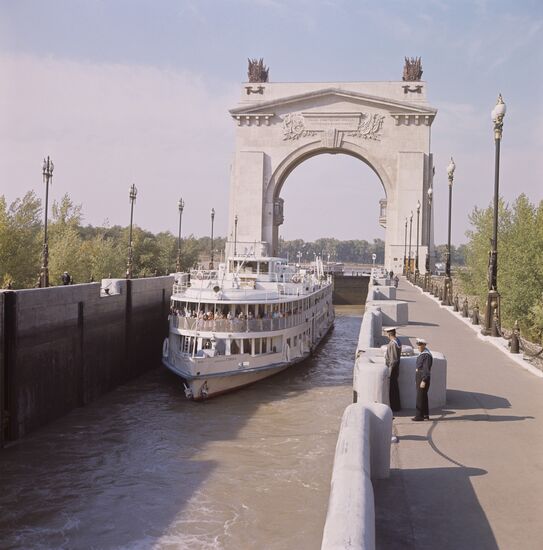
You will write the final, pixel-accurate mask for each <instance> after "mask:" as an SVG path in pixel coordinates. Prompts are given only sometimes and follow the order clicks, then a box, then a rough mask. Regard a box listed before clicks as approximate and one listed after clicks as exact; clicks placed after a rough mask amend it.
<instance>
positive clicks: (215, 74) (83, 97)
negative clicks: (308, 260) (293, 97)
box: [0, 0, 543, 244]
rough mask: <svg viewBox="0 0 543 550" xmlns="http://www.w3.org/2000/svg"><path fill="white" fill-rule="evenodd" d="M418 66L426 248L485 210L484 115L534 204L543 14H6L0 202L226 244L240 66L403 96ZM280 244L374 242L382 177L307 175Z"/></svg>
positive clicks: (1, 39) (39, 3)
mask: <svg viewBox="0 0 543 550" xmlns="http://www.w3.org/2000/svg"><path fill="white" fill-rule="evenodd" d="M405 56H420V57H421V58H422V65H423V70H424V75H423V79H424V80H425V81H426V82H427V87H428V100H429V103H430V104H431V105H432V106H433V107H435V108H436V109H437V110H438V114H437V117H436V119H435V122H434V124H433V126H432V145H431V148H432V152H433V153H434V163H435V166H436V176H435V180H434V196H435V223H436V225H435V235H436V242H437V243H442V242H445V241H446V231H447V227H446V222H447V199H448V192H447V175H446V166H447V164H448V161H449V158H450V156H451V155H452V156H453V157H454V160H455V163H456V172H455V183H454V188H453V221H452V242H453V244H455V243H456V244H459V243H461V242H465V240H466V237H465V231H466V230H467V229H468V228H469V221H468V214H469V212H471V211H472V209H473V207H474V206H476V205H477V206H479V207H486V206H488V205H489V204H490V202H491V200H492V196H493V186H494V139H493V131H492V122H491V118H490V112H491V110H492V108H493V107H494V105H495V103H496V98H497V95H498V93H500V92H501V93H502V94H503V97H504V99H505V101H506V104H507V115H506V118H505V122H504V133H503V140H502V149H501V151H502V154H501V178H500V193H501V194H502V196H503V197H504V198H505V199H506V201H508V202H511V201H513V200H514V199H515V198H516V197H517V196H518V195H519V194H520V193H522V192H523V193H526V194H527V195H528V197H529V198H530V199H531V200H532V202H539V201H540V200H542V199H543V76H542V72H543V2H541V1H540V0H511V1H509V0H495V1H491V0H465V1H464V0H454V1H453V0H410V1H409V2H407V1H405V0H371V1H370V0H214V1H212V0H200V1H197V0H17V1H15V0H0V70H1V74H2V84H1V86H0V174H1V176H0V195H5V196H6V198H7V199H8V201H12V200H14V199H15V198H17V197H20V196H22V195H23V194H24V193H26V192H27V191H29V190H34V191H35V192H36V193H38V195H39V196H42V197H43V195H44V191H45V189H44V185H43V183H42V178H41V164H42V162H43V160H42V159H43V157H44V156H47V155H50V156H51V158H52V159H53V161H54V163H55V171H54V177H53V185H52V187H51V190H50V193H51V197H52V199H56V200H58V199H59V198H60V197H62V195H63V194H64V193H69V194H70V196H71V197H72V199H73V200H74V202H75V203H77V204H82V206H83V213H84V218H85V219H84V221H85V223H90V224H93V225H97V224H103V223H109V224H110V225H114V224H121V225H126V224H127V223H128V220H129V201H128V190H129V187H130V185H131V184H132V183H135V184H136V186H137V188H138V198H137V203H136V207H135V214H134V217H135V222H136V224H137V225H139V226H141V227H144V228H145V229H149V230H151V231H154V232H158V231H165V230H170V231H172V232H173V233H174V234H176V233H177V223H178V212H177V201H178V199H179V198H180V197H183V199H184V201H185V205H186V206H185V209H184V212H183V234H191V233H192V234H195V235H197V236H201V235H205V234H209V230H210V215H209V213H210V210H211V208H212V207H213V208H215V210H216V217H215V234H216V235H225V234H226V229H227V210H228V193H229V189H228V187H229V166H230V162H231V157H232V153H233V149H234V130H235V125H234V121H233V120H232V119H231V117H230V115H229V113H228V110H229V109H230V108H233V107H235V106H236V104H237V100H238V97H239V94H240V90H241V83H242V82H243V81H245V80H246V71H247V58H248V57H263V58H264V60H265V63H266V65H268V66H269V67H270V81H272V82H273V81H275V82H289V81H295V82H330V81H332V82H335V81H374V80H376V81H380V80H383V81H388V80H401V75H402V69H403V59H404V57H405ZM282 197H283V198H284V199H285V224H284V225H283V226H282V227H281V234H282V236H283V237H284V238H286V239H293V238H303V239H305V240H313V239H315V238H318V237H324V236H326V237H336V238H339V239H367V240H370V241H371V240H372V239H373V238H376V237H381V238H384V231H383V230H382V229H381V228H380V227H379V225H378V223H377V218H378V213H379V210H378V201H379V199H380V198H382V197H384V192H383V190H382V186H381V184H380V182H379V180H378V178H377V176H376V175H375V174H374V173H373V172H372V171H371V170H370V169H369V168H368V167H367V166H366V165H365V164H364V163H362V162H360V161H356V159H353V158H351V157H348V156H345V155H321V156H319V157H315V158H312V159H310V160H308V161H306V162H304V163H302V164H301V165H300V166H299V167H298V168H296V169H295V170H294V171H293V173H292V174H291V175H290V176H289V178H288V180H287V182H286V184H285V185H284V187H283V192H282Z"/></svg>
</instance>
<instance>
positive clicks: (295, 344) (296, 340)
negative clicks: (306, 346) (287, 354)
mask: <svg viewBox="0 0 543 550" xmlns="http://www.w3.org/2000/svg"><path fill="white" fill-rule="evenodd" d="M297 345H298V336H295V337H294V347H296V346H297Z"/></svg>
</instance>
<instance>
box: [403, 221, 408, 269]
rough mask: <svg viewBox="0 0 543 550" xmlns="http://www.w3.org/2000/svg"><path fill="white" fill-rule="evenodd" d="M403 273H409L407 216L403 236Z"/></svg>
mask: <svg viewBox="0 0 543 550" xmlns="http://www.w3.org/2000/svg"><path fill="white" fill-rule="evenodd" d="M403 274H404V275H407V218H405V232H404V237H403Z"/></svg>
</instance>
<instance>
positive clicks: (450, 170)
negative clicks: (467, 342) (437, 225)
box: [442, 157, 456, 306]
mask: <svg viewBox="0 0 543 550" xmlns="http://www.w3.org/2000/svg"><path fill="white" fill-rule="evenodd" d="M455 169H456V164H454V160H453V158H452V157H451V161H450V162H449V165H448V166H447V176H448V179H449V226H448V233H447V252H446V253H445V289H444V293H443V302H442V303H443V305H445V306H450V305H452V294H453V289H452V279H451V214H452V188H453V181H454V171H455Z"/></svg>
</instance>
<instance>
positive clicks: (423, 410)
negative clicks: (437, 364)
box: [412, 338, 433, 422]
mask: <svg viewBox="0 0 543 550" xmlns="http://www.w3.org/2000/svg"><path fill="white" fill-rule="evenodd" d="M417 347H418V348H419V356H418V357H417V371H416V374H415V383H416V385H417V405H416V407H417V414H416V416H414V417H413V419H412V420H414V421H415V422H420V421H422V420H430V412H429V410H428V390H429V389H430V371H431V370H432V362H433V358H432V354H431V353H430V350H429V349H428V348H427V347H426V340H425V339H424V338H417Z"/></svg>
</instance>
